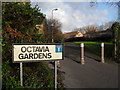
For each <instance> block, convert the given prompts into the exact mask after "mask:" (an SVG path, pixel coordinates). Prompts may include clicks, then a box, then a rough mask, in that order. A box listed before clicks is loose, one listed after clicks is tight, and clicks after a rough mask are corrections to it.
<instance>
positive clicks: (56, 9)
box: [52, 8, 58, 43]
mask: <svg viewBox="0 0 120 90" xmlns="http://www.w3.org/2000/svg"><path fill="white" fill-rule="evenodd" d="M57 10H58V9H57V8H55V9H53V10H52V27H53V26H54V25H53V11H57ZM53 42H54V39H53V30H52V43H53Z"/></svg>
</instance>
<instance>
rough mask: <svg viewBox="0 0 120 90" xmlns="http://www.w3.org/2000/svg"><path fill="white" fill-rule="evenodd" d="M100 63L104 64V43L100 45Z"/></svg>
mask: <svg viewBox="0 0 120 90" xmlns="http://www.w3.org/2000/svg"><path fill="white" fill-rule="evenodd" d="M101 62H102V63H104V62H105V61H104V43H101Z"/></svg>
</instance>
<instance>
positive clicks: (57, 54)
mask: <svg viewBox="0 0 120 90" xmlns="http://www.w3.org/2000/svg"><path fill="white" fill-rule="evenodd" d="M62 59H63V45H61V44H56V45H53V44H44V45H43V44H13V62H36V61H41V60H62Z"/></svg>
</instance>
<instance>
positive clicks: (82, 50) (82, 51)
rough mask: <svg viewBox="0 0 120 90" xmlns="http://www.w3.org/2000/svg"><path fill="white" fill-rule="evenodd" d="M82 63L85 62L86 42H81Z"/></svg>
mask: <svg viewBox="0 0 120 90" xmlns="http://www.w3.org/2000/svg"><path fill="white" fill-rule="evenodd" d="M81 64H85V60H84V43H81Z"/></svg>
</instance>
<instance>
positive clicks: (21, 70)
mask: <svg viewBox="0 0 120 90" xmlns="http://www.w3.org/2000/svg"><path fill="white" fill-rule="evenodd" d="M20 82H21V86H23V69H22V63H20Z"/></svg>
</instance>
